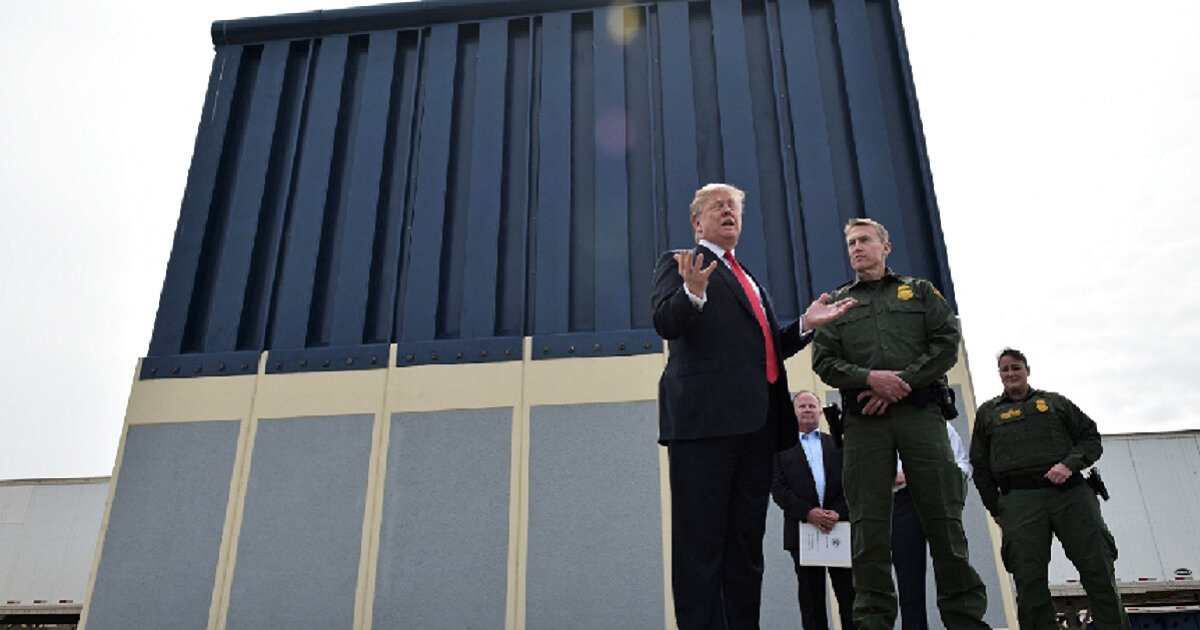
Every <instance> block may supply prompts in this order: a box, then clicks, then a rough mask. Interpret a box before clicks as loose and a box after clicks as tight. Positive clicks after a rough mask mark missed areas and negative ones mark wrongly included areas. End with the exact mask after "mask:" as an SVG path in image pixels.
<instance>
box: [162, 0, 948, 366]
mask: <svg viewBox="0 0 1200 630" xmlns="http://www.w3.org/2000/svg"><path fill="white" fill-rule="evenodd" d="M419 4H420V6H419V7H417V8H414V7H412V6H410V5H394V6H389V5H382V6H377V7H367V8H362V9H345V10H340V11H328V12H319V13H313V14H300V15H291V16H279V17H277V18H255V19H251V20H245V21H237V22H221V23H218V24H215V25H214V42H216V43H217V46H218V47H217V60H216V62H215V65H214V68H213V79H212V82H211V84H210V86H209V96H208V98H207V101H206V103H205V111H204V118H203V120H202V122H201V126H200V131H199V137H198V138H197V142H196V155H195V157H194V163H193V166H192V172H191V174H190V176H189V180H188V188H187V191H186V194H185V199H184V205H183V209H182V211H181V215H180V223H179V229H178V232H177V235H176V246H175V250H174V252H173V254H172V259H171V262H170V264H169V267H168V272H167V280H166V282H165V284H164V288H163V294H162V302H161V304H160V308H159V317H158V320H157V322H156V325H155V330H154V335H153V339H152V342H151V346H150V352H149V354H150V356H151V357H155V358H157V359H160V360H159V361H158V362H156V363H155V364H154V365H153V366H152V367H153V368H154V370H153V373H152V374H151V376H154V377H158V376H164V375H173V376H179V375H185V374H188V373H192V372H194V371H195V370H194V367H195V365H201V364H204V361H200V362H199V363H197V362H196V361H194V360H193V361H185V359H187V358H188V357H189V356H192V355H201V354H203V355H215V354H228V353H233V352H248V351H262V350H268V351H270V350H276V351H278V352H282V351H287V353H291V354H288V357H289V360H288V361H287V362H285V367H283V368H280V369H281V370H283V371H290V370H291V369H300V368H291V367H287V365H292V364H295V365H301V364H304V363H306V362H307V364H308V365H309V366H311V365H323V364H324V362H325V361H330V362H331V363H333V362H338V361H339V359H340V361H341V362H342V363H345V356H353V355H354V354H355V351H353V350H351V348H353V347H356V346H374V345H376V344H386V343H401V344H404V345H405V347H406V348H408V349H412V351H411V352H407V351H406V353H407V354H414V361H413V363H415V362H416V360H415V356H416V355H418V354H424V353H425V350H429V352H430V353H437V354H438V355H439V356H442V357H445V356H453V357H460V356H461V357H463V360H466V358H467V357H475V358H476V359H479V358H482V357H484V354H483V353H484V351H485V350H486V349H487V348H488V347H490V345H489V344H491V345H494V342H496V340H504V342H505V343H508V340H511V339H512V338H514V337H515V338H519V337H525V336H535V337H537V338H539V339H542V340H544V341H546V343H550V345H551V346H555V347H557V346H558V345H560V344H557V343H556V342H550V341H549V339H550V338H552V337H554V336H556V335H558V336H564V337H563V340H564V341H565V343H566V345H568V346H570V345H580V344H582V345H585V346H586V345H592V346H594V345H595V343H592V344H588V343H587V337H588V335H591V336H594V337H595V339H596V341H597V342H599V341H600V340H606V339H609V338H610V337H611V336H612V335H614V334H620V335H625V334H627V333H630V332H632V331H638V330H645V329H648V328H649V327H650V305H649V296H648V291H649V282H650V274H651V271H652V268H653V265H654V261H655V260H656V258H657V255H658V253H659V252H660V251H662V250H664V249H669V248H678V247H689V246H690V245H691V244H692V242H693V238H692V230H691V226H690V222H689V220H688V215H687V207H688V204H689V203H690V202H691V198H692V194H693V192H694V191H695V189H696V188H698V187H699V186H701V185H703V184H705V183H708V182H712V181H727V182H730V183H733V184H735V185H737V186H739V187H740V188H743V189H744V190H746V192H747V200H746V215H745V221H744V232H743V235H742V243H741V247H740V248H739V250H738V254H739V257H740V258H741V259H742V260H743V262H744V263H745V264H746V266H747V267H748V268H749V269H751V270H752V272H753V273H754V274H755V275H756V277H757V278H758V279H759V280H760V281H761V282H762V283H763V284H764V285H766V286H767V288H768V289H769V290H770V293H771V295H772V297H773V298H774V301H775V307H776V310H777V312H778V313H779V314H780V316H781V318H793V317H796V316H797V315H798V314H799V313H800V312H801V310H802V309H803V307H804V305H806V304H807V303H808V301H809V300H811V299H812V298H813V297H814V296H816V295H819V294H820V293H822V292H824V291H828V290H830V289H832V288H834V287H835V286H837V285H838V284H840V283H842V282H844V281H845V280H846V279H848V277H849V276H850V270H849V267H848V265H847V263H846V261H845V248H844V245H843V242H844V240H843V236H842V233H841V229H842V226H843V225H844V224H845V222H846V220H847V219H849V218H852V217H857V216H871V217H873V218H877V219H880V220H882V221H883V222H884V223H885V224H886V225H887V226H888V228H889V230H890V231H891V233H892V240H893V245H894V250H893V255H892V258H891V262H892V265H893V267H894V268H896V270H897V271H900V272H901V273H909V274H913V275H919V276H925V277H930V278H932V279H933V280H934V282H935V283H936V284H938V285H939V287H940V288H942V290H943V292H944V293H945V294H946V295H947V297H948V298H950V299H951V301H953V293H952V286H951V284H950V276H949V267H948V265H947V263H946V254H945V245H944V243H943V242H942V235H941V227H940V222H939V220H938V216H937V207H936V201H935V198H934V194H933V188H932V178H931V177H930V174H929V166H928V159H927V157H926V155H925V151H924V147H923V140H922V136H921V129H920V119H919V114H918V112H917V106H916V97H915V94H914V92H913V88H912V79H911V76H910V72H909V69H908V61H907V57H906V54H905V51H904V42H903V30H902V27H901V25H900V21H899V11H898V9H897V7H896V3H895V0H811V1H810V2H792V1H786V2H785V1H781V0H692V1H684V0H660V1H659V2H657V3H643V4H638V5H632V6H626V7H619V8H617V7H613V6H611V5H609V4H608V3H602V2H599V1H597V0H569V1H567V2H557V3H549V2H541V1H540V0H525V1H524V2H506V3H501V2H490V1H485V0H445V1H439V2H433V1H431V2H423V3H419ZM634 336H636V334H635V335H634ZM429 344H434V345H432V346H431V345H429ZM435 347H436V350H430V348H435ZM347 353H349V354H347ZM360 354H361V353H360ZM431 357H432V354H430V356H429V357H427V359H428V360H435V359H432V358H431ZM493 358H495V357H491V356H490V355H489V356H488V357H487V360H492V359H493ZM513 358H516V357H513ZM275 363H276V362H271V363H270V364H271V365H274V364H275ZM176 364H178V365H176ZM357 364H358V362H355V364H354V366H355V367H352V368H351V369H359V368H358V367H357ZM363 368H367V369H369V363H367V364H364V365H363Z"/></svg>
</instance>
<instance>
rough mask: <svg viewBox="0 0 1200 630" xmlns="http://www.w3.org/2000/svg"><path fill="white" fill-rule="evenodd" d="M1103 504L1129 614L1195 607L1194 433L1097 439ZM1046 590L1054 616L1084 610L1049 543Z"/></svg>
mask: <svg viewBox="0 0 1200 630" xmlns="http://www.w3.org/2000/svg"><path fill="white" fill-rule="evenodd" d="M1103 444H1104V454H1103V455H1102V456H1101V458H1100V460H1099V461H1098V462H1097V464H1096V467H1097V468H1099V469H1100V471H1101V475H1102V477H1103V478H1104V482H1105V484H1106V485H1107V487H1108V491H1109V495H1110V497H1111V500H1109V501H1101V502H1100V503H1101V510H1102V512H1103V513H1104V520H1105V521H1106V522H1107V523H1108V527H1109V529H1110V530H1111V531H1112V533H1113V536H1114V537H1116V540H1117V548H1118V557H1117V563H1116V575H1117V585H1118V588H1119V589H1120V591H1121V597H1122V600H1123V601H1124V603H1125V605H1126V607H1127V608H1128V610H1129V612H1130V613H1131V614H1133V615H1138V614H1146V613H1153V614H1161V613H1163V612H1167V611H1171V612H1193V613H1194V611H1197V610H1200V536H1198V535H1197V533H1196V530H1197V529H1200V431H1177V432H1170V433H1126V434H1115V435H1105V436H1103ZM1049 574H1050V592H1051V594H1052V595H1053V596H1054V598H1055V603H1056V606H1057V607H1058V609H1059V611H1060V612H1065V613H1071V612H1075V611H1079V610H1083V609H1086V608H1087V598H1086V595H1085V594H1084V591H1083V587H1082V586H1081V585H1080V583H1079V574H1078V572H1077V571H1075V567H1074V565H1072V564H1071V562H1070V561H1069V560H1067V558H1066V555H1065V554H1064V553H1063V551H1062V547H1061V546H1060V545H1059V544H1058V543H1057V541H1056V542H1055V544H1054V546H1053V548H1052V551H1051V560H1050V571H1049Z"/></svg>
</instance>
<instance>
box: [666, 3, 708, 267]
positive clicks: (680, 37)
mask: <svg viewBox="0 0 1200 630" xmlns="http://www.w3.org/2000/svg"><path fill="white" fill-rule="evenodd" d="M688 6H689V5H687V4H685V3H663V4H662V5H660V6H659V7H658V25H659V31H658V32H659V42H658V44H659V45H658V53H659V55H660V56H659V60H660V64H661V68H662V69H661V70H660V72H659V73H658V79H659V81H660V82H661V85H662V88H661V98H662V112H663V114H662V117H661V119H662V130H663V131H662V135H663V148H662V150H663V154H664V155H663V164H664V168H663V177H664V179H665V180H666V186H665V187H666V199H664V203H663V205H664V206H665V208H664V210H665V211H664V214H666V215H667V221H666V224H667V244H668V246H670V247H685V246H686V245H687V244H688V243H689V242H691V240H692V238H693V234H694V233H693V231H692V224H691V221H689V220H688V214H687V212H686V211H685V209H686V208H687V207H688V205H689V204H691V203H692V197H693V195H694V194H695V192H696V188H697V186H696V180H697V176H696V174H697V173H698V172H699V168H698V167H697V162H696V161H697V158H696V135H697V133H698V131H697V126H696V110H695V107H696V101H695V98H696V97H695V92H694V90H693V86H692V63H691V55H690V54H689V51H691V49H692V47H691V45H690V44H691V33H690V31H689V28H688V23H689V22H688V19H689V18H688Z"/></svg>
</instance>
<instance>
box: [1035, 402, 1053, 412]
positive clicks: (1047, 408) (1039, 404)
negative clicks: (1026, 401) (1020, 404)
mask: <svg viewBox="0 0 1200 630" xmlns="http://www.w3.org/2000/svg"><path fill="white" fill-rule="evenodd" d="M1036 406H1037V410H1038V411H1040V412H1042V413H1046V412H1047V411H1050V405H1047V404H1046V401H1045V400H1043V399H1041V398H1039V399H1038V401H1037V405H1036Z"/></svg>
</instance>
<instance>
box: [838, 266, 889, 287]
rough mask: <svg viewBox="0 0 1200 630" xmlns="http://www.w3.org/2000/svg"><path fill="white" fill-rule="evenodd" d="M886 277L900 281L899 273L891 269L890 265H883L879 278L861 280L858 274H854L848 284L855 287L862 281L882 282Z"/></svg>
mask: <svg viewBox="0 0 1200 630" xmlns="http://www.w3.org/2000/svg"><path fill="white" fill-rule="evenodd" d="M888 278H894V279H895V280H896V281H900V275H899V274H897V273H896V272H895V271H892V268H891V267H884V268H883V277H882V278H880V279H879V280H863V279H862V278H859V277H858V274H855V276H854V280H852V281H850V286H851V287H856V286H858V285H859V284H860V283H864V282H883V281H884V280H887V279H888Z"/></svg>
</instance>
